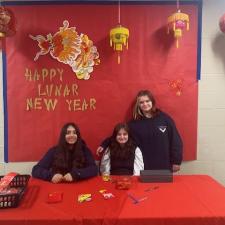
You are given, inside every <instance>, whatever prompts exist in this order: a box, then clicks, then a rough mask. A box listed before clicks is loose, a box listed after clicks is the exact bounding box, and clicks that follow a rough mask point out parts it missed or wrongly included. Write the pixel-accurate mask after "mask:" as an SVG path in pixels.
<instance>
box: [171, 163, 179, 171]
mask: <svg viewBox="0 0 225 225" xmlns="http://www.w3.org/2000/svg"><path fill="white" fill-rule="evenodd" d="M172 170H173V172H177V171H179V170H180V165H176V164H173V166H172Z"/></svg>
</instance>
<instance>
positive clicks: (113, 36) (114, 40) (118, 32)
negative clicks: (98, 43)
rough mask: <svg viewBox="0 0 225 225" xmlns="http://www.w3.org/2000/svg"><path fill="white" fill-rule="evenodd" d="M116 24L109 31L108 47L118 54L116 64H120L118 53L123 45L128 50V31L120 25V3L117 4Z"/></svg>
mask: <svg viewBox="0 0 225 225" xmlns="http://www.w3.org/2000/svg"><path fill="white" fill-rule="evenodd" d="M118 23H119V25H118V26H116V27H114V28H112V29H111V30H110V46H111V47H113V49H114V50H115V51H117V53H118V64H120V52H122V51H123V45H124V46H125V47H126V48H127V49H128V38H129V30H128V29H127V28H126V27H123V26H122V25H121V24H120V1H119V4H118Z"/></svg>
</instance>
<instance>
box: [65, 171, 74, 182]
mask: <svg viewBox="0 0 225 225" xmlns="http://www.w3.org/2000/svg"><path fill="white" fill-rule="evenodd" d="M63 180H64V181H66V182H72V181H73V177H72V175H71V174H70V173H67V174H65V175H64V177H63Z"/></svg>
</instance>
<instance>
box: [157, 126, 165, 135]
mask: <svg viewBox="0 0 225 225" xmlns="http://www.w3.org/2000/svg"><path fill="white" fill-rule="evenodd" d="M158 128H159V130H160V131H161V132H162V133H164V132H165V131H166V126H158Z"/></svg>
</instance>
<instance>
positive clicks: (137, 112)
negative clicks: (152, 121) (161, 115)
mask: <svg viewBox="0 0 225 225" xmlns="http://www.w3.org/2000/svg"><path fill="white" fill-rule="evenodd" d="M142 96H147V97H148V98H149V99H150V101H151V102H152V109H151V114H152V116H153V117H154V116H155V115H156V114H157V113H158V112H159V110H158V109H157V108H156V101H155V98H154V96H153V94H152V93H151V92H150V91H148V90H141V91H139V92H138V94H137V96H136V100H135V104H134V108H133V119H134V120H139V119H142V118H144V117H145V116H144V114H143V112H142V111H141V109H140V107H139V98H140V97H142Z"/></svg>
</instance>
